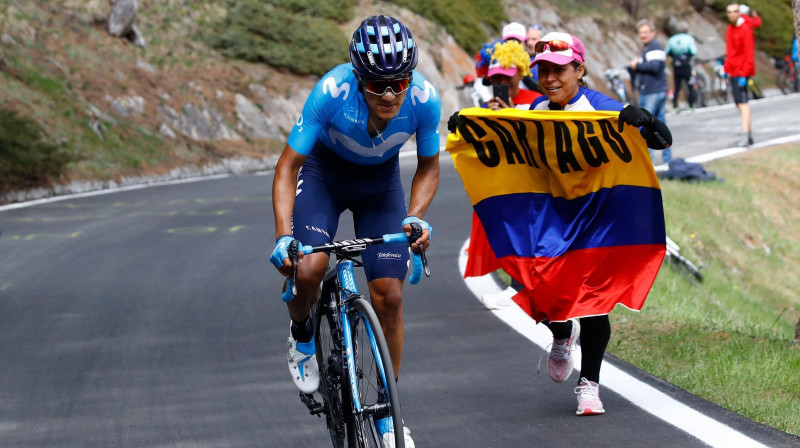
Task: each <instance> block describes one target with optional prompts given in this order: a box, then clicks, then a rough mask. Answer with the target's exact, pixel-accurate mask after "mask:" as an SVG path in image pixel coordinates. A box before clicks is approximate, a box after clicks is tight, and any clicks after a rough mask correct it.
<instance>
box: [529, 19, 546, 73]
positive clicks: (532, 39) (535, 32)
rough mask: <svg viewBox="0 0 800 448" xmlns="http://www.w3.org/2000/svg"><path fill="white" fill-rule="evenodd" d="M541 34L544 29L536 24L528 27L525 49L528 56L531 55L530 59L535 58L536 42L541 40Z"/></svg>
mask: <svg viewBox="0 0 800 448" xmlns="http://www.w3.org/2000/svg"><path fill="white" fill-rule="evenodd" d="M543 32H544V28H542V25H539V24H538V23H535V24H532V25H528V30H527V35H526V39H525V49H526V50H528V54H529V55H531V58H533V57H535V56H536V42H539V41H540V40H542V33H543ZM534 67H535V66H534Z"/></svg>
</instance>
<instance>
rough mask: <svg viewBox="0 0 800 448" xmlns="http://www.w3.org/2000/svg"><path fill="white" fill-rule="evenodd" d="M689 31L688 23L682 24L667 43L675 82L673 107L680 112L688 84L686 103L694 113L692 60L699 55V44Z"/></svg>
mask: <svg viewBox="0 0 800 448" xmlns="http://www.w3.org/2000/svg"><path fill="white" fill-rule="evenodd" d="M687 31H688V26H687V25H686V23H685V22H684V23H681V24H680V25H679V27H678V33H677V34H674V35H672V37H670V38H669V40H668V41H667V56H670V57H671V58H672V76H673V78H674V82H675V90H674V94H673V97H672V107H673V108H674V109H675V110H676V111H677V110H678V98H679V97H680V93H681V87H682V86H683V85H684V84H686V101H687V102H688V103H689V111H690V112H693V111H694V99H695V96H694V95H695V92H694V85H692V83H691V82H690V80H691V78H692V72H693V70H692V68H693V62H692V58H694V57H695V56H696V55H697V43H696V42H695V40H694V37H692V36H691V35H690V34H688V33H687Z"/></svg>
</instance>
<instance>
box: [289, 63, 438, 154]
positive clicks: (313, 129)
mask: <svg viewBox="0 0 800 448" xmlns="http://www.w3.org/2000/svg"><path fill="white" fill-rule="evenodd" d="M412 73H413V77H414V79H413V82H412V83H411V87H410V88H409V90H408V94H407V96H406V98H405V101H404V102H403V105H402V106H401V107H400V110H399V111H398V112H397V115H396V116H395V117H394V118H392V119H391V120H390V121H389V124H388V125H387V126H386V128H385V129H383V130H382V131H381V133H380V134H379V135H377V136H374V137H371V136H370V135H369V132H368V131H367V120H368V119H369V108H368V106H367V103H366V101H365V100H364V95H363V94H362V93H361V92H360V91H359V89H358V82H357V81H356V77H355V75H354V74H353V64H342V65H339V66H337V67H335V68H334V69H333V70H331V71H329V72H328V73H326V74H325V76H323V77H322V79H320V81H319V82H318V83H317V85H316V86H315V87H314V90H312V91H311V94H310V95H309V96H308V99H307V100H306V104H305V106H303V113H302V115H300V118H299V119H298V120H297V123H295V125H294V127H293V128H292V132H291V133H290V134H289V140H288V144H289V146H290V147H291V148H292V149H294V150H295V151H297V152H298V153H300V154H302V155H305V156H308V155H309V154H311V150H312V149H313V148H314V146H315V145H316V144H317V142H319V143H321V144H323V145H324V146H326V147H328V148H330V149H331V150H333V152H335V153H336V154H337V155H338V156H340V157H341V158H343V159H345V160H347V161H349V162H352V163H356V164H359V165H376V164H379V163H382V162H385V161H387V160H389V159H390V158H391V157H392V156H394V155H396V154H397V153H398V152H400V148H401V147H402V146H403V144H405V142H407V141H408V139H409V138H411V136H412V135H414V134H415V133H416V134H417V154H419V155H421V156H425V157H428V156H433V155H436V154H437V153H438V152H439V145H440V143H439V118H440V115H441V98H440V97H439V94H438V92H437V91H436V88H435V87H433V85H432V84H431V83H430V82H429V81H428V80H427V79H425V77H424V76H423V75H422V74H421V73H419V72H417V71H413V72H412Z"/></svg>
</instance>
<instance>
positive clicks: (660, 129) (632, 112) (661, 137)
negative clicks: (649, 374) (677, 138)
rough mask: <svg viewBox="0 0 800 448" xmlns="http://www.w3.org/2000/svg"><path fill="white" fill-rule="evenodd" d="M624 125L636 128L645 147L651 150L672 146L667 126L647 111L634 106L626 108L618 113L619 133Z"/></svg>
mask: <svg viewBox="0 0 800 448" xmlns="http://www.w3.org/2000/svg"><path fill="white" fill-rule="evenodd" d="M626 124H629V125H631V126H636V127H637V128H641V129H639V133H640V134H642V137H643V138H644V139H645V141H646V142H647V147H648V148H652V149H666V148H669V147H670V146H672V133H671V132H670V131H669V128H668V127H667V125H666V124H665V123H664V122H662V121H661V120H658V119H656V117H654V116H653V114H651V113H650V112H649V111H648V110H647V109H642V108H640V107H636V106H630V105H628V106H626V107H625V108H624V109H622V111H621V112H620V113H619V126H618V128H619V131H620V132H622V129H623V128H624V127H625V125H626Z"/></svg>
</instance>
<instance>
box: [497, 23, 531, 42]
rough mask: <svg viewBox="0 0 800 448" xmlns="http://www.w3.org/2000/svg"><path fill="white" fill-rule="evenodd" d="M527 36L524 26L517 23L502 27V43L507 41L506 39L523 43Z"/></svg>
mask: <svg viewBox="0 0 800 448" xmlns="http://www.w3.org/2000/svg"><path fill="white" fill-rule="evenodd" d="M527 36H528V32H527V30H526V29H525V25H523V24H521V23H519V22H511V23H509V24H508V25H506V26H504V27H503V41H507V40H508V39H516V40H518V41H520V42H525V39H527Z"/></svg>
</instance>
